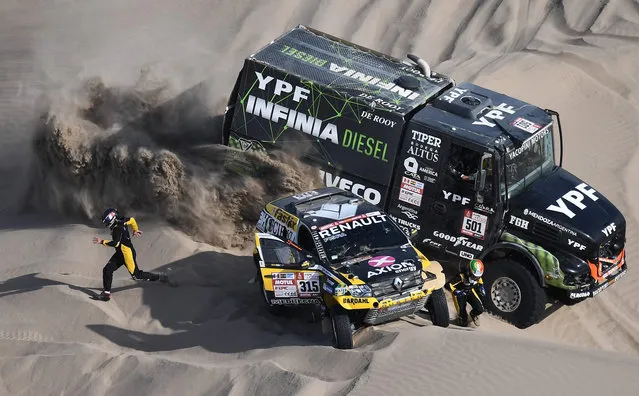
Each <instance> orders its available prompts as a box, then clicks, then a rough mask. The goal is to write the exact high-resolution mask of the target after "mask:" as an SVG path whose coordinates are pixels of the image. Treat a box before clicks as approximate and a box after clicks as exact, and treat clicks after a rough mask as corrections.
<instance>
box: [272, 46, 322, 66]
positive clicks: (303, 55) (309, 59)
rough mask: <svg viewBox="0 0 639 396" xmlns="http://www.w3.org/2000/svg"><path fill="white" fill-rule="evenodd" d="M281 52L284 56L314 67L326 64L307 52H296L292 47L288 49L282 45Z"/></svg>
mask: <svg viewBox="0 0 639 396" xmlns="http://www.w3.org/2000/svg"><path fill="white" fill-rule="evenodd" d="M281 52H282V53H283V54H285V55H289V56H291V57H293V58H297V59H300V60H301V61H304V62H306V63H310V64H311V65H315V66H320V67H322V66H324V65H325V64H326V62H328V61H326V60H324V59H320V58H318V57H316V56H314V55H311V54H309V53H307V52H303V51H300V50H298V49H297V48H293V47H289V46H288V45H283V46H282V49H281Z"/></svg>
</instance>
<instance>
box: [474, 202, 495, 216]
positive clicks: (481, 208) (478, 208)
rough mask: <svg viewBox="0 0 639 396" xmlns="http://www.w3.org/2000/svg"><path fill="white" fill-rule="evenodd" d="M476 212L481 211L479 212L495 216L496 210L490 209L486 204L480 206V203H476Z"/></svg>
mask: <svg viewBox="0 0 639 396" xmlns="http://www.w3.org/2000/svg"><path fill="white" fill-rule="evenodd" d="M475 210H476V211H479V212H484V213H488V214H493V213H495V209H493V208H490V207H488V206H486V205H484V204H480V203H476V204H475Z"/></svg>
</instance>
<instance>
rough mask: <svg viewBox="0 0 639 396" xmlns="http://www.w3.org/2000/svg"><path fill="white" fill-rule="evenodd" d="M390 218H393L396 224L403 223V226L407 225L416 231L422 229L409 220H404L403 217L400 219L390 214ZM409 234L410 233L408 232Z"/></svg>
mask: <svg viewBox="0 0 639 396" xmlns="http://www.w3.org/2000/svg"><path fill="white" fill-rule="evenodd" d="M411 215H413V214H412V213H411ZM413 216H414V215H413ZM390 218H391V219H393V221H394V222H395V223H397V224H398V225H403V226H405V227H409V228H410V229H413V230H417V231H420V230H421V229H422V228H421V227H420V226H418V225H417V224H415V223H411V222H410V221H406V220H404V219H402V218H400V217H396V216H393V215H390ZM409 235H410V233H409Z"/></svg>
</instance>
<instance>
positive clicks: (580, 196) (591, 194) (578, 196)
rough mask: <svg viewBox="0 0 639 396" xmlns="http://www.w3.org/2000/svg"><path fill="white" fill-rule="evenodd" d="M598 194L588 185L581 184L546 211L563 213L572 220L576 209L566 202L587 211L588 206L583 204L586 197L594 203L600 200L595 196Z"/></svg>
mask: <svg viewBox="0 0 639 396" xmlns="http://www.w3.org/2000/svg"><path fill="white" fill-rule="evenodd" d="M596 192H597V191H596V190H595V189H594V188H592V187H590V186H588V185H587V184H586V183H581V184H579V185H578V186H576V187H575V189H574V190H570V191H568V192H567V193H565V194H564V195H562V196H561V198H558V199H557V204H556V205H555V204H553V205H549V206H548V207H547V208H546V209H547V210H551V211H553V212H558V213H562V214H564V215H566V216H567V217H568V218H570V219H572V218H573V217H575V212H574V211H573V210H574V209H571V208H569V207H568V204H567V203H566V202H568V203H570V204H571V206H574V207H576V208H577V209H579V210H584V209H586V204H584V203H583V200H584V198H585V197H588V198H589V199H590V200H591V201H593V202H595V201H597V200H599V197H597V195H596V194H595V193H596Z"/></svg>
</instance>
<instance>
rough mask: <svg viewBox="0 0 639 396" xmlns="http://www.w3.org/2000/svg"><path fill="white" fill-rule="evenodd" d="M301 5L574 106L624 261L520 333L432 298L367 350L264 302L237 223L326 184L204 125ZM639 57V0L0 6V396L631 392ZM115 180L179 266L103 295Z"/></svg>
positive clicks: (531, 97)
mask: <svg viewBox="0 0 639 396" xmlns="http://www.w3.org/2000/svg"><path fill="white" fill-rule="evenodd" d="M297 24H307V25H310V26H313V27H315V28H317V29H320V30H324V31H326V32H328V33H331V34H333V35H336V36H340V37H344V38H346V39H350V40H352V41H355V42H357V43H358V44H361V45H364V46H369V47H371V48H374V49H377V50H380V51H384V52H388V53H390V54H392V55H394V56H397V57H400V58H401V57H404V56H405V54H406V53H407V52H411V53H417V54H419V55H420V56H422V57H423V58H425V59H427V60H428V61H429V63H430V64H431V66H432V67H433V68H434V70H436V71H438V72H441V73H445V74H449V75H451V76H452V77H453V78H455V80H456V81H458V82H459V81H464V80H467V81H473V82H476V83H478V84H481V85H485V86H487V87H490V88H493V89H495V90H499V91H503V92H506V93H508V94H510V95H513V96H516V97H521V98H522V99H524V100H527V101H530V102H533V103H536V104H539V105H540V106H543V107H547V108H552V109H554V110H557V111H559V112H560V114H561V116H562V118H561V121H562V126H563V130H564V148H565V150H564V156H563V164H564V166H565V167H566V168H567V169H568V170H570V171H572V172H574V173H575V174H577V175H578V176H580V177H583V178H585V179H587V180H588V181H589V182H590V183H591V185H592V186H594V187H595V188H596V189H597V190H599V191H601V192H602V193H603V194H605V195H606V196H607V197H609V198H610V199H611V200H612V201H613V202H614V203H615V204H616V205H617V206H618V207H619V208H620V209H621V210H622V212H623V213H624V215H625V216H626V220H627V222H628V225H627V228H628V232H627V239H628V240H627V250H628V252H629V257H630V271H629V273H628V275H627V276H626V277H625V278H624V279H623V280H621V281H620V282H619V283H618V284H616V285H615V286H614V287H611V288H610V289H608V290H606V291H605V292H604V293H602V294H600V295H598V296H597V297H596V298H594V299H591V300H587V301H584V302H582V303H580V304H577V305H575V306H570V307H568V306H558V307H549V315H548V317H546V318H545V319H544V320H543V321H542V322H541V323H539V324H538V325H535V326H532V327H530V328H528V329H526V330H517V329H515V328H513V327H512V326H510V325H507V324H505V323H503V322H501V321H499V320H496V319H493V318H490V317H486V318H485V319H484V320H483V323H482V326H481V327H480V328H479V329H476V330H471V331H466V330H463V329H459V328H456V327H454V326H451V327H450V328H448V329H440V328H436V327H433V326H432V325H430V323H429V322H428V321H427V320H420V318H415V319H414V320H404V321H399V322H395V323H391V324H388V325H384V326H379V327H375V328H373V329H370V330H369V331H367V332H365V333H364V334H363V335H362V337H361V339H360V340H359V341H360V346H359V347H358V348H357V349H355V350H352V351H340V350H336V349H333V348H332V347H331V346H330V345H329V342H328V339H327V337H326V335H325V334H323V333H322V328H321V326H320V325H319V324H317V323H310V318H309V317H307V316H305V315H303V314H302V313H300V314H299V315H298V316H296V317H293V318H279V317H272V316H270V315H268V314H267V313H266V312H265V311H264V310H263V309H261V306H260V296H259V294H258V292H257V287H256V285H255V284H253V283H251V279H252V276H253V272H252V270H251V266H252V264H251V258H250V246H244V247H243V248H242V243H243V242H244V241H245V240H246V237H247V236H248V237H250V233H249V232H248V231H249V229H250V226H251V224H252V223H251V222H252V221H254V217H255V216H256V212H255V209H256V208H257V207H259V204H260V203H261V202H263V201H264V200H266V199H268V198H269V197H272V196H274V195H276V194H277V193H278V191H293V190H295V189H299V188H303V187H305V186H308V185H313V184H315V183H317V180H313V179H312V178H311V177H309V174H308V172H307V171H306V170H305V169H303V168H301V167H299V166H297V165H296V164H295V163H293V164H291V162H290V161H287V160H286V159H280V160H273V161H272V162H267V163H264V162H259V160H256V159H252V158H250V157H247V158H240V159H239V162H240V166H239V168H240V169H241V168H242V167H243V166H251V167H252V166H257V167H260V168H261V169H264V170H265V172H267V174H269V175H272V177H271V178H269V180H271V179H272V178H273V177H275V179H276V180H275V181H274V182H271V183H264V178H262V179H260V178H259V177H254V176H247V175H246V174H240V175H238V167H237V166H231V167H230V169H229V167H228V166H227V165H228V162H226V161H225V158H226V157H225V150H224V149H223V148H219V147H217V148H216V147H211V146H203V144H205V143H207V141H208V140H209V139H214V138H215V136H216V135H215V133H216V129H215V128H216V125H217V124H216V122H219V119H216V116H219V114H221V112H222V111H223V108H224V105H225V101H226V97H227V95H228V93H229V92H230V90H231V88H232V85H233V82H234V80H235V77H236V75H237V72H238V71H239V68H240V66H241V63H242V60H243V59H244V57H245V56H247V55H248V54H250V53H252V52H254V51H255V50H257V49H258V48H260V47H261V46H263V45H264V44H266V43H267V42H268V41H269V40H271V39H273V38H275V37H277V36H278V35H280V34H281V33H282V32H283V31H285V30H286V29H289V28H291V27H293V26H295V25H297ZM637 54H639V9H638V8H637V6H636V3H635V2H633V1H630V0H626V1H623V0H617V1H605V2H604V1H588V2H586V1H581V0H573V1H567V0H566V1H550V0H549V1H534V2H532V1H530V2H529V1H523V0H522V1H497V0H487V1H479V0H478V1H464V0H454V1H453V0H445V1H444V0H436V1H431V2H423V1H419V0H407V1H394V2H390V1H349V2H344V1H317V2H305V1H294V0H290V1H277V2H276V1H260V2H240V1H194V0H182V1H179V2H178V1H169V0H159V1H158V0H155V1H147V0H138V1H124V0H114V1H110V2H103V1H85V2H73V1H61V0H49V1H32V2H25V1H13V0H11V1H5V2H2V4H1V5H0V180H1V182H0V252H1V253H2V260H1V265H0V281H1V282H2V283H0V309H1V312H2V313H3V315H2V316H3V320H2V323H1V324H0V351H1V353H2V356H3V357H4V359H2V361H0V373H1V374H0V393H2V394H11V395H13V394H25V395H27V394H29V395H30V394H38V395H43V394H56V395H59V394H78V395H79V394H82V395H105V394H125V393H137V394H154V395H161V394H166V395H174V394H179V393H183V394H220V395H222V394H230V395H248V394H251V395H252V394H259V395H271V394H272V395H284V394H299V395H319V394H346V393H348V392H351V393H352V394H368V395H382V394H388V393H394V394H409V393H417V392H420V393H423V392H430V393H435V392H438V393H439V392H450V391H451V390H452V389H457V390H459V391H461V392H473V393H475V394H491V395H496V394H512V393H517V394H524V395H525V394H540V393H546V394H562V395H563V394H575V395H586V394H601V393H604V392H615V391H618V392H620V393H621V392H624V393H627V394H631V393H632V392H633V391H634V389H635V385H634V383H633V382H632V376H633V374H634V373H636V372H637V370H638V369H639V357H638V353H639V321H638V320H637V317H638V316H639V301H638V300H637V299H636V298H635V296H634V294H632V293H633V290H634V286H635V285H636V284H637V281H639V275H637V272H636V271H634V270H633V260H632V257H634V256H633V252H634V251H635V250H637V249H638V248H639V239H638V236H637V230H638V229H637V218H638V217H639V207H638V206H637V205H636V204H635V203H636V202H638V201H639V187H637V180H638V179H637V175H636V172H637V171H639V162H638V161H639V156H637V155H636V153H637V131H636V125H638V124H639V111H638V110H639V79H638V78H637V76H638V75H639V55H637ZM97 81H99V82H101V83H102V84H104V85H93V87H94V89H93V90H87V89H86V87H87V84H88V83H91V82H93V83H95V82H97ZM202 81H205V82H204V83H203V84H201V85H199V86H197V87H196V88H197V89H195V90H191V91H190V92H192V94H191V95H190V96H188V95H187V96H180V94H182V93H183V92H185V91H187V90H189V89H191V88H193V87H194V86H196V84H198V83H200V82H202ZM95 87H99V89H97V90H96V89H95ZM42 116H50V117H51V116H53V117H52V118H51V119H50V120H49V122H48V124H47V123H46V121H47V120H46V119H45V120H44V121H45V122H44V124H45V125H48V126H47V127H46V128H43V127H42V125H43V119H41V117H42ZM202 122H209V123H210V124H206V125H210V126H211V128H208V129H207V128H203V127H202ZM52 126H57V127H59V128H58V129H57V130H56V128H52ZM125 126H126V127H125ZM123 127H125V128H124V129H122V128H123ZM139 153H142V154H143V155H142V157H140V156H139ZM139 158H142V160H143V161H142V163H140V162H139V161H140V160H139ZM234 160H238V159H236V158H235V159H234ZM136 161H138V162H136ZM255 161H257V162H255ZM247 164H248V165H247ZM140 169H141V171H140ZM172 172H173V173H172ZM239 173H241V172H239ZM176 175H177V176H176ZM158 192H161V193H162V194H161V197H162V199H155V198H154V197H155V195H154V194H156V193H158ZM116 198H117V199H118V202H119V203H118V205H122V207H124V208H125V209H127V210H128V211H129V213H130V214H132V215H134V216H136V218H138V220H139V222H140V225H141V229H142V230H143V231H145V233H144V236H143V237H142V238H140V239H137V240H136V241H135V243H136V249H137V251H138V257H139V264H140V266H141V267H142V268H143V269H145V270H166V271H168V272H169V273H170V276H171V279H172V284H171V285H170V286H169V285H164V284H159V285H158V284H152V283H150V284H139V283H135V282H134V281H132V280H131V279H130V278H129V277H128V275H127V273H126V272H125V271H124V270H120V271H119V272H117V273H116V277H115V280H114V298H113V300H112V301H111V302H109V303H106V304H105V303H99V302H96V301H93V300H91V299H89V295H91V294H92V293H93V292H95V291H99V290H100V288H101V283H102V280H101V275H102V274H101V271H102V266H103V265H104V263H105V262H106V261H107V260H108V258H109V257H110V255H111V254H112V252H111V251H110V250H109V249H106V248H103V247H100V246H95V245H92V244H91V237H92V236H93V235H100V236H102V237H105V236H106V232H105V230H104V229H103V228H101V227H99V226H98V225H97V224H96V222H95V215H96V213H99V211H100V210H101V209H102V208H103V207H104V206H105V205H109V202H111V201H112V200H114V199H116ZM246 202H250V203H252V204H253V205H251V206H245V205H240V203H246ZM220 216H226V217H220ZM229 247H233V248H234V249H233V250H229V249H228V248H229ZM449 308H450V309H451V310H453V307H452V304H451V305H450V307H449ZM557 308H558V309H557Z"/></svg>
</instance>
